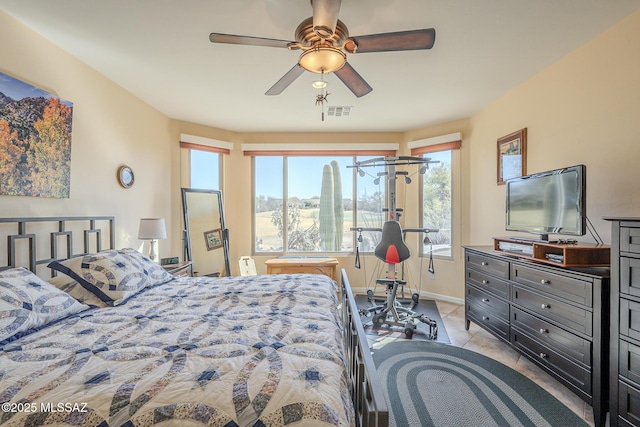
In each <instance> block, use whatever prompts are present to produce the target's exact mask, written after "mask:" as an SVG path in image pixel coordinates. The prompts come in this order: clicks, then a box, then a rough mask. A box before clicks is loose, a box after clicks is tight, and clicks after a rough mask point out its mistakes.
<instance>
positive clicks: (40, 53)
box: [0, 11, 179, 259]
mask: <svg viewBox="0 0 640 427" xmlns="http://www.w3.org/2000/svg"><path fill="white" fill-rule="evenodd" d="M0 46H2V48H1V49H2V54H1V55H0V71H1V72H3V73H5V74H8V75H10V76H12V77H15V78H17V79H19V80H22V81H24V82H27V83H29V84H32V85H34V86H37V87H39V88H42V89H44V90H46V91H48V92H50V93H53V94H56V95H57V96H59V97H61V98H63V99H66V100H69V101H71V102H73V135H72V143H71V196H70V198H68V199H46V198H38V197H22V196H0V216H2V217H24V216H55V215H67V216H82V215H115V217H116V227H117V230H116V245H117V246H118V247H124V246H131V247H136V248H137V247H139V246H140V244H141V243H142V242H141V241H140V240H138V239H137V233H138V223H139V220H140V218H141V217H155V216H161V217H165V218H166V219H167V221H168V223H169V224H171V223H172V221H171V219H172V218H171V215H172V209H171V208H172V202H173V201H172V197H171V196H172V194H171V191H170V189H171V186H172V175H173V173H172V169H174V168H175V169H177V168H178V164H179V163H176V162H175V161H174V159H175V158H178V154H179V153H178V148H177V147H175V149H173V146H172V142H173V139H172V138H171V135H170V133H169V120H168V119H167V117H165V116H164V115H162V114H160V113H159V112H158V111H156V110H155V109H153V108H151V107H150V106H149V105H147V104H145V103H143V102H142V101H141V100H139V99H137V98H136V97H134V96H133V95H131V94H130V93H128V92H126V91H125V90H123V89H122V88H121V87H119V86H117V85H116V84H114V83H113V82H111V81H110V80H108V79H106V78H105V77H103V76H102V75H100V74H98V73H96V72H95V71H94V70H92V69H91V68H89V67H88V66H86V65H85V64H83V63H81V62H79V61H78V60H77V59H75V58H74V57H72V56H70V55H69V54H67V53H66V52H64V51H62V50H61V49H59V48H58V47H57V46H55V45H53V44H52V43H50V42H48V41H47V40H45V39H43V38H42V37H41V36H39V35H38V34H36V33H34V32H33V31H31V30H29V29H28V28H26V27H25V26H23V25H22V24H20V23H18V22H17V21H15V20H14V19H13V18H11V17H9V16H8V15H6V14H5V13H4V12H2V11H0ZM122 164H127V165H129V166H131V167H132V168H133V171H134V173H135V183H134V185H133V187H132V188H130V189H124V188H122V187H120V185H119V184H118V182H117V180H116V171H117V169H118V167H119V166H120V165H122ZM169 165H171V167H169ZM171 231H173V230H169V232H171ZM171 236H172V237H175V233H172V234H171ZM159 249H160V255H161V256H168V255H169V254H171V253H173V252H172V249H171V248H170V246H168V245H167V244H165V242H160V244H159ZM5 250H6V249H5V247H4V243H2V246H0V254H4V253H5ZM4 259H6V258H4Z"/></svg>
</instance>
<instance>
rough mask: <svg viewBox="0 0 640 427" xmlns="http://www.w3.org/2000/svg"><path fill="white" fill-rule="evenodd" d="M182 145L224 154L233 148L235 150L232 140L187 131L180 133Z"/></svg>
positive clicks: (182, 146)
mask: <svg viewBox="0 0 640 427" xmlns="http://www.w3.org/2000/svg"><path fill="white" fill-rule="evenodd" d="M180 147H181V148H191V149H194V150H202V151H211V152H214V153H222V154H229V153H230V152H231V150H233V144H232V143H230V142H226V141H220V140H217V139H211V138H205V137H202V136H195V135H188V134H186V133H181V134H180Z"/></svg>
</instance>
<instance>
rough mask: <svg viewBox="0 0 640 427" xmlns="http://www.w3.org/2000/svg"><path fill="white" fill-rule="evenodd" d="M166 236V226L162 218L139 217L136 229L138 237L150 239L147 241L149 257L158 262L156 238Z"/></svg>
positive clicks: (164, 237)
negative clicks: (138, 227)
mask: <svg viewBox="0 0 640 427" xmlns="http://www.w3.org/2000/svg"><path fill="white" fill-rule="evenodd" d="M166 238H167V228H166V227H165V225H164V218H140V229H139V230H138V239H140V240H150V242H149V258H151V260H152V261H155V262H158V261H159V259H160V258H159V256H158V248H157V244H158V239H166Z"/></svg>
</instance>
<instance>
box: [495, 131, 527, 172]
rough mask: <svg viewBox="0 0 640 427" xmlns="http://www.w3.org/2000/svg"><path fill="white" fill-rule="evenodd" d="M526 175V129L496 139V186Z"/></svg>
mask: <svg viewBox="0 0 640 427" xmlns="http://www.w3.org/2000/svg"><path fill="white" fill-rule="evenodd" d="M526 173H527V128H524V129H520V130H519V131H516V132H513V133H510V134H509V135H507V136H503V137H502V138H498V185H501V184H504V183H505V182H506V181H507V180H508V179H511V178H518V177H521V176H524V175H526Z"/></svg>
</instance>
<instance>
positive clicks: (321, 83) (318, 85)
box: [311, 79, 329, 89]
mask: <svg viewBox="0 0 640 427" xmlns="http://www.w3.org/2000/svg"><path fill="white" fill-rule="evenodd" d="M328 84H329V83H327V82H325V81H324V80H322V79H320V80H314V81H312V82H311V86H313V87H314V88H316V89H324V88H325V87H327V85H328Z"/></svg>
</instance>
